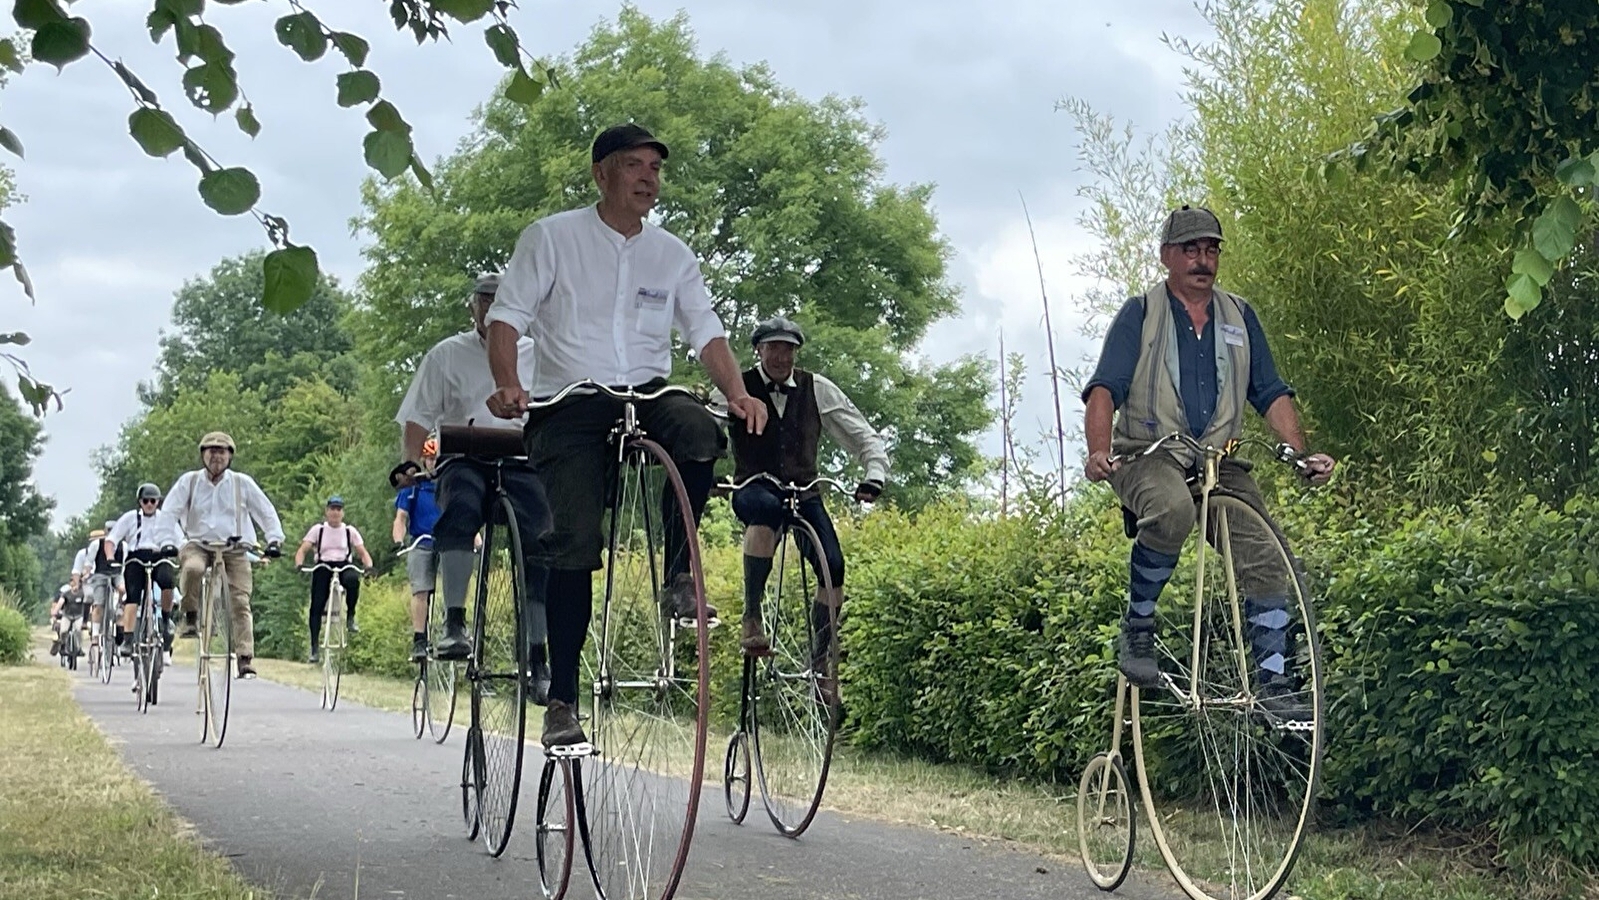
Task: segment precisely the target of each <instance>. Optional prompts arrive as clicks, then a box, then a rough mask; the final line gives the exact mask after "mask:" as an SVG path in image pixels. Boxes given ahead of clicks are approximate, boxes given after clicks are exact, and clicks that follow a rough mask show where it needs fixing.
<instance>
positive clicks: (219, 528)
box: [167, 431, 283, 678]
mask: <svg viewBox="0 0 1599 900" xmlns="http://www.w3.org/2000/svg"><path fill="white" fill-rule="evenodd" d="M234 449H235V448H234V444H233V438H231V437H229V436H228V435H226V434H224V433H223V432H220V431H213V432H211V433H209V434H207V435H206V436H205V437H203V438H201V439H200V463H201V465H202V466H203V468H200V469H196V470H195V471H193V472H185V473H183V474H182V475H179V476H178V480H177V481H175V482H173V484H172V490H170V491H167V510H168V512H170V513H171V515H172V517H173V518H175V519H176V520H177V522H178V527H179V528H180V529H181V530H182V532H183V535H184V537H185V538H186V539H187V541H188V542H187V543H185V544H184V545H183V547H182V548H181V549H180V550H178V569H179V582H180V584H181V585H182V588H183V618H184V631H183V633H184V636H185V637H187V636H191V635H193V634H194V633H195V621H196V619H197V618H198V614H199V604H200V583H201V581H202V580H203V579H204V578H205V571H206V569H207V567H209V566H210V565H211V562H212V552H213V551H210V550H207V549H206V548H204V547H202V546H200V542H201V541H204V542H207V543H218V544H222V543H230V542H231V543H234V544H239V543H241V542H242V543H249V544H253V543H255V537H256V528H257V527H259V528H260V529H261V531H263V532H265V534H266V540H267V544H266V550H265V553H266V555H267V557H269V558H272V559H276V558H277V557H279V556H282V555H283V523H282V522H280V521H279V520H278V511H277V510H276V509H275V508H273V506H272V501H271V500H268V499H267V496H266V494H264V493H262V492H261V488H260V486H259V485H257V484H256V483H255V479H253V478H251V477H250V476H248V475H245V474H244V473H242V472H235V471H233V470H232V466H233V453H234ZM245 552H246V551H245V549H244V548H243V547H237V546H236V547H233V548H230V549H228V550H224V551H221V555H222V564H223V566H224V568H225V569H226V571H227V577H228V594H229V596H230V597H231V600H232V607H233V649H234V652H235V653H237V654H238V657H239V677H240V678H254V677H255V666H254V665H252V662H253V661H254V659H255V620H254V618H253V617H252V616H251V615H250V593H251V592H252V591H253V590H254V588H255V577H254V574H253V573H252V572H251V571H250V560H249V558H248V557H246V556H245Z"/></svg>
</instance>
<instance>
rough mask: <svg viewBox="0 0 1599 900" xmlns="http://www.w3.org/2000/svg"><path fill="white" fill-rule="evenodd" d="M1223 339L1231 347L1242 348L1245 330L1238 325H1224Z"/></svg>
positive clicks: (1222, 328)
mask: <svg viewBox="0 0 1599 900" xmlns="http://www.w3.org/2000/svg"><path fill="white" fill-rule="evenodd" d="M1221 339H1222V340H1223V341H1226V342H1227V343H1228V344H1229V345H1230V346H1233V347H1242V346H1243V345H1244V330H1243V329H1242V328H1239V327H1238V326H1237V325H1223V326H1222V327H1221Z"/></svg>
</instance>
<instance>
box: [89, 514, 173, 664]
mask: <svg viewBox="0 0 1599 900" xmlns="http://www.w3.org/2000/svg"><path fill="white" fill-rule="evenodd" d="M136 496H137V498H138V501H139V507H138V508H137V509H131V510H128V511H127V512H125V513H123V514H122V517H121V518H119V519H117V521H116V524H114V525H112V526H111V533H110V534H109V535H107V537H106V539H107V540H109V541H111V542H112V543H115V544H120V545H122V546H124V547H125V548H126V549H127V556H128V559H132V560H138V561H140V562H143V563H149V564H154V563H156V562H158V561H160V560H163V559H175V558H176V557H177V555H178V545H179V544H181V543H183V535H182V534H181V533H180V532H179V531H178V523H177V522H176V521H174V520H173V518H172V517H171V516H169V515H167V514H166V513H164V512H162V511H161V489H160V488H159V487H156V486H155V485H153V484H150V483H145V484H141V485H139V490H138V493H137V495H136ZM151 578H153V579H154V580H155V583H156V586H157V587H159V588H160V589H161V614H162V617H163V618H162V622H163V624H162V635H161V642H162V644H163V646H164V648H165V649H166V651H167V652H169V653H170V652H171V651H172V587H173V578H172V566H170V565H166V566H157V567H155V569H154V570H153V574H147V573H146V569H145V567H144V566H128V567H126V569H125V570H124V572H123V575H122V581H123V585H124V587H125V589H126V591H127V593H125V594H124V595H123V598H122V624H121V627H120V628H119V629H118V630H119V632H120V634H121V637H120V639H119V640H118V645H119V647H120V649H121V651H122V655H123V656H128V655H130V654H131V653H132V652H133V623H134V617H135V616H137V615H138V612H139V604H141V603H143V602H144V592H145V591H146V590H147V589H149V586H150V585H149V581H148V580H149V579H151Z"/></svg>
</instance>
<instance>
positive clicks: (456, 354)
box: [394, 307, 537, 431]
mask: <svg viewBox="0 0 1599 900" xmlns="http://www.w3.org/2000/svg"><path fill="white" fill-rule="evenodd" d="M491 309H492V307H491ZM536 362H537V357H536V356H535V354H534V350H533V341H532V340H530V339H528V338H526V337H524V338H522V339H521V340H518V341H517V342H516V368H517V374H518V375H519V376H520V377H521V379H522V387H524V388H526V387H527V386H528V385H529V384H531V383H532V381H531V379H532V377H533V370H534V368H535V367H536ZM494 389H495V388H494V373H492V372H490V371H489V350H488V343H487V342H486V341H484V340H483V338H481V337H479V336H478V333H477V332H476V331H468V332H464V333H462V334H456V335H451V336H450V337H447V338H445V339H444V340H442V341H439V342H438V343H437V344H434V345H433V349H431V350H429V351H428V352H427V355H426V356H424V357H422V363H421V365H419V366H417V367H416V375H415V377H413V378H412V379H411V387H410V389H409V390H407V391H406V392H405V399H404V400H403V401H401V402H400V411H399V412H398V413H395V415H394V421H396V422H398V423H400V427H401V428H404V427H405V423H407V422H414V423H416V424H417V425H420V426H422V427H423V428H426V429H427V430H428V431H433V430H435V429H437V428H438V427H439V426H440V425H467V424H471V425H476V426H478V427H479V428H521V427H522V421H523V418H524V417H518V418H515V419H501V418H496V417H495V415H494V414H493V413H491V412H489V408H488V406H487V401H488V399H489V397H491V396H493V394H494Z"/></svg>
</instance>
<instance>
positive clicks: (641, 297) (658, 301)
mask: <svg viewBox="0 0 1599 900" xmlns="http://www.w3.org/2000/svg"><path fill="white" fill-rule="evenodd" d="M671 296H672V292H671V291H660V290H656V289H654V288H639V289H638V294H636V295H635V296H634V297H633V306H634V308H636V309H642V310H648V311H651V312H653V311H656V310H661V309H665V308H666V301H667V298H669V297H671Z"/></svg>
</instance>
